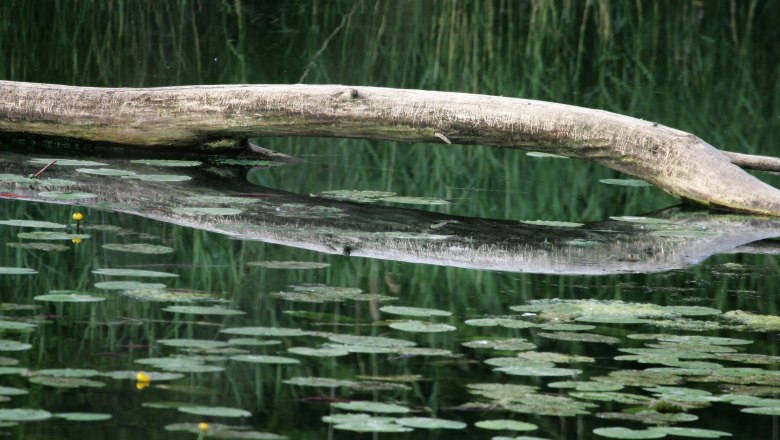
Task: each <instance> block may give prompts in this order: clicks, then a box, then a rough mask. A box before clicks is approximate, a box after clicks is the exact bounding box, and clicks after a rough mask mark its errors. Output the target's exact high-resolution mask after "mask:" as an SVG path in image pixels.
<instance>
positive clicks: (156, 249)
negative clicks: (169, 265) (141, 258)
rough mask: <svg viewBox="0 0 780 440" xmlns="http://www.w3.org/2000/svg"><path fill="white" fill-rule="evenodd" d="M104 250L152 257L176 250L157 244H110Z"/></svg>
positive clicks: (105, 245)
mask: <svg viewBox="0 0 780 440" xmlns="http://www.w3.org/2000/svg"><path fill="white" fill-rule="evenodd" d="M103 249H108V250H110V251H118V252H131V253H134V254H150V255H157V254H170V253H171V252H173V251H174V249H173V248H171V247H167V246H160V245H156V244H148V243H132V244H124V243H108V244H104V245H103Z"/></svg>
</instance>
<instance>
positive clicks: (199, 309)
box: [163, 306, 246, 316]
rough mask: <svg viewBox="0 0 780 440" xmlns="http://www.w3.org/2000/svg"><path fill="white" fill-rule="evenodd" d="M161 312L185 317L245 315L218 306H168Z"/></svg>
mask: <svg viewBox="0 0 780 440" xmlns="http://www.w3.org/2000/svg"><path fill="white" fill-rule="evenodd" d="M163 311H164V312H171V313H183V314H186V315H218V316H234V315H245V314H246V312H243V311H241V310H235V309H228V308H225V307H220V306H169V307H166V308H164V309H163Z"/></svg>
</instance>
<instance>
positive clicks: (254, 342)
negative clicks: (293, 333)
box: [227, 338, 282, 347]
mask: <svg viewBox="0 0 780 440" xmlns="http://www.w3.org/2000/svg"><path fill="white" fill-rule="evenodd" d="M227 343H228V345H246V346H255V347H262V346H266V345H279V344H281V343H282V341H277V340H275V339H255V338H233V339H228V340H227Z"/></svg>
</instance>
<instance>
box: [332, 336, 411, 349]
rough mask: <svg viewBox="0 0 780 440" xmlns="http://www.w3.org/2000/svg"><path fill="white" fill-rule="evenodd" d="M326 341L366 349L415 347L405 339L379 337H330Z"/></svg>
mask: <svg viewBox="0 0 780 440" xmlns="http://www.w3.org/2000/svg"><path fill="white" fill-rule="evenodd" d="M328 339H330V340H331V341H333V342H336V343H339V344H345V345H356V346H366V347H386V348H400V347H414V346H415V345H417V344H416V343H415V342H413V341H407V340H405V339H394V338H385V337H381V336H354V335H332V336H328Z"/></svg>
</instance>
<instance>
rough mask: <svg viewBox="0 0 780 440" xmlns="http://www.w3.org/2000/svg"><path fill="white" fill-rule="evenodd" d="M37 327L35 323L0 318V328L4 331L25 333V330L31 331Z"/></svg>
mask: <svg viewBox="0 0 780 440" xmlns="http://www.w3.org/2000/svg"><path fill="white" fill-rule="evenodd" d="M37 328H38V326H37V325H35V324H30V323H29V322H21V321H9V320H6V319H0V330H4V331H9V332H22V333H26V332H31V331H33V330H35V329H37Z"/></svg>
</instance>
